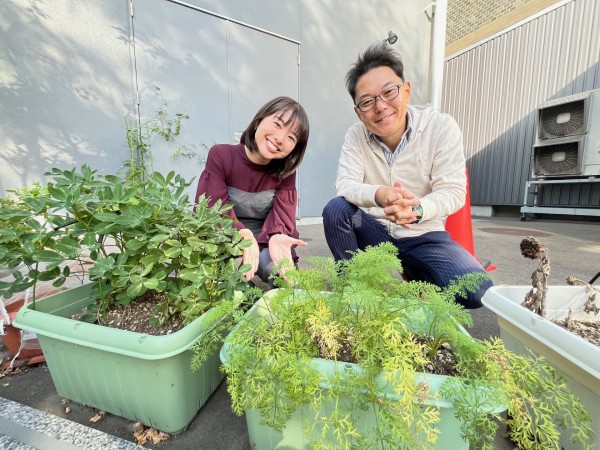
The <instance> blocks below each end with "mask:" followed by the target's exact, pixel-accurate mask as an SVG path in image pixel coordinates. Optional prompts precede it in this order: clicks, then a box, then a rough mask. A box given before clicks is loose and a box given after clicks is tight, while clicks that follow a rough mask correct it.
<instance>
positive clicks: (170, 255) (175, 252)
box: [165, 247, 181, 259]
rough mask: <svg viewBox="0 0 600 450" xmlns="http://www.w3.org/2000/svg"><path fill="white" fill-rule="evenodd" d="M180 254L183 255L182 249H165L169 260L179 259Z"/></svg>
mask: <svg viewBox="0 0 600 450" xmlns="http://www.w3.org/2000/svg"><path fill="white" fill-rule="evenodd" d="M180 254H181V249H180V248H173V247H170V248H167V249H165V255H166V256H167V257H168V258H171V259H173V258H177V257H178V256H179V255H180Z"/></svg>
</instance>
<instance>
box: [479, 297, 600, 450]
mask: <svg viewBox="0 0 600 450" xmlns="http://www.w3.org/2000/svg"><path fill="white" fill-rule="evenodd" d="M530 289H531V286H493V287H491V288H490V289H488V291H487V292H486V293H485V295H484V296H483V299H482V301H483V304H484V305H485V306H486V307H487V308H489V309H490V310H492V311H493V312H494V313H496V316H497V318H498V325H499V327H500V337H501V338H502V340H503V341H504V344H505V346H506V348H508V349H509V350H512V351H513V352H515V353H520V354H523V353H525V352H526V351H527V350H526V349H530V350H532V351H533V352H534V353H536V354H538V355H541V356H543V357H544V358H546V359H547V360H548V362H550V363H551V364H552V365H553V366H554V367H555V368H556V370H557V371H558V372H559V373H560V374H561V375H563V376H564V377H565V379H566V380H567V385H568V387H569V389H570V390H571V392H573V393H574V394H575V395H577V396H578V397H579V399H580V400H581V402H582V403H583V405H584V406H585V408H586V409H587V411H588V413H589V414H590V416H591V418H592V429H593V430H594V431H595V432H596V436H595V440H594V444H595V448H598V449H600V347H598V346H597V345H594V344H592V343H590V342H589V341H587V340H585V339H583V338H581V337H579V336H577V335H575V334H573V333H571V332H570V331H568V330H566V329H565V328H563V327H561V326H559V325H556V324H555V323H553V322H552V321H553V320H563V319H565V318H566V317H567V314H568V311H569V308H571V310H572V312H573V315H572V318H573V319H577V320H589V321H595V322H598V321H600V315H598V316H596V315H594V314H586V313H584V312H583V305H584V303H585V301H586V298H587V296H586V294H585V287H584V286H549V287H548V292H547V298H546V317H547V318H543V317H541V316H540V315H538V314H535V313H533V312H532V311H530V310H529V309H527V308H525V307H524V306H521V303H522V302H523V300H524V299H525V294H526V293H527V292H528V291H529V290H530ZM561 444H562V446H563V448H565V449H569V450H572V449H576V448H581V445H580V446H579V447H577V446H575V445H574V444H573V443H571V442H570V440H569V436H568V435H566V434H565V435H564V436H563V437H562V438H561Z"/></svg>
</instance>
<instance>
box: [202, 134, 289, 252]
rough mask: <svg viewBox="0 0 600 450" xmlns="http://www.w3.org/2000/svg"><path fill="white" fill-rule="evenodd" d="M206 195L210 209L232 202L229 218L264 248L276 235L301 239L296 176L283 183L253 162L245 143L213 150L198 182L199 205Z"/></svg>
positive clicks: (226, 145) (216, 146) (216, 147)
mask: <svg viewBox="0 0 600 450" xmlns="http://www.w3.org/2000/svg"><path fill="white" fill-rule="evenodd" d="M202 194H206V197H208V198H209V205H210V206H212V205H214V204H215V202H216V201H217V200H219V199H220V200H221V201H222V202H223V204H227V203H232V204H233V208H232V209H230V210H229V216H230V217H231V218H232V219H233V220H234V226H235V227H236V228H237V229H238V230H241V229H242V228H248V229H250V230H251V231H252V233H253V234H254V237H255V238H256V241H257V242H258V244H259V246H260V247H261V248H264V247H266V246H268V244H269V239H270V237H271V236H273V235H274V234H285V235H287V236H291V237H294V238H298V236H299V235H298V231H297V230H296V207H297V204H298V193H297V191H296V173H295V172H294V173H292V174H291V175H289V176H287V177H286V178H284V179H282V180H280V179H279V178H278V177H277V176H275V175H273V174H272V173H269V172H267V166H263V165H260V164H255V163H253V162H252V161H251V160H250V158H248V156H247V155H246V151H245V148H244V145H243V144H237V145H229V144H218V145H214V146H213V147H211V149H210V150H209V152H208V157H207V160H206V165H205V167H204V171H203V172H202V174H201V175H200V180H199V181H198V188H197V190H196V202H198V198H199V197H200V195H202ZM294 253H295V252H294ZM293 256H294V257H295V256H296V255H295V254H293Z"/></svg>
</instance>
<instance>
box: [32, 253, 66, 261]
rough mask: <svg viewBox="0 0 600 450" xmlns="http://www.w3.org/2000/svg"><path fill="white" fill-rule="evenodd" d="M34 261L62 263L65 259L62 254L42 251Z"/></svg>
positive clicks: (34, 257) (35, 256)
mask: <svg viewBox="0 0 600 450" xmlns="http://www.w3.org/2000/svg"><path fill="white" fill-rule="evenodd" d="M33 260H34V261H38V262H47V263H61V262H63V261H64V260H65V258H63V257H62V255H60V253H56V252H53V251H52V250H40V251H39V252H37V253H36V254H35V255H33Z"/></svg>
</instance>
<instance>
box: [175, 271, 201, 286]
mask: <svg viewBox="0 0 600 450" xmlns="http://www.w3.org/2000/svg"><path fill="white" fill-rule="evenodd" d="M179 278H181V279H182V280H187V281H191V282H192V283H202V282H203V281H205V280H206V276H205V275H204V274H203V273H201V272H199V271H197V270H194V269H184V270H182V271H181V273H180V274H179Z"/></svg>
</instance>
